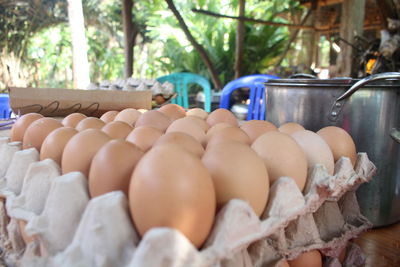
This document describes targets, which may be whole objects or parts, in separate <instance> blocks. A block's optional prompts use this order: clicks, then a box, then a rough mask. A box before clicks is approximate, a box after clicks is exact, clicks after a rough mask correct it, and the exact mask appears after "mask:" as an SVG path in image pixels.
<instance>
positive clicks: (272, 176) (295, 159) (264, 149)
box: [251, 131, 308, 191]
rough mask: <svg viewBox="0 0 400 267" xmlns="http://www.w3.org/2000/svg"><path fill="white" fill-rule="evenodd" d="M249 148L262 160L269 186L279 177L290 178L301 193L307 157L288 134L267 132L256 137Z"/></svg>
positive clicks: (304, 181) (304, 182)
mask: <svg viewBox="0 0 400 267" xmlns="http://www.w3.org/2000/svg"><path fill="white" fill-rule="evenodd" d="M251 148H252V149H253V150H254V151H255V152H256V153H257V154H258V155H259V156H260V157H261V158H262V159H263V161H264V164H265V166H266V167H267V170H268V176H269V180H270V182H271V184H273V183H274V182H275V181H276V180H278V179H279V178H280V177H283V176H287V177H290V178H292V179H293V180H294V181H295V182H296V184H297V186H298V187H299V190H300V191H302V190H303V189H304V186H305V184H306V179H307V174H308V172H307V166H308V165H307V157H306V155H305V153H304V152H303V150H302V148H301V147H300V146H299V145H298V144H297V142H296V141H295V140H294V139H293V138H292V137H291V136H290V135H288V134H284V133H281V132H278V131H270V132H267V133H265V134H263V135H261V136H260V137H258V138H257V139H256V140H255V141H254V142H253V144H252V145H251Z"/></svg>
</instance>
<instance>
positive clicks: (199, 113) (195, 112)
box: [186, 108, 208, 120]
mask: <svg viewBox="0 0 400 267" xmlns="http://www.w3.org/2000/svg"><path fill="white" fill-rule="evenodd" d="M186 116H195V117H198V118H200V119H203V120H205V119H207V117H208V113H207V112H206V111H205V110H204V109H201V108H192V109H189V110H188V111H187V112H186Z"/></svg>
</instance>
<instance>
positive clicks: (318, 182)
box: [0, 137, 376, 267]
mask: <svg viewBox="0 0 400 267" xmlns="http://www.w3.org/2000/svg"><path fill="white" fill-rule="evenodd" d="M375 169H376V168H375V166H374V164H373V163H372V162H370V160H369V159H368V157H367V155H366V154H365V153H359V154H358V159H357V163H356V166H355V168H354V169H353V167H352V165H351V162H350V160H349V159H348V158H341V159H340V160H339V161H338V162H337V163H336V165H335V175H333V176H331V175H329V174H328V173H327V172H326V170H325V168H324V167H323V166H322V165H316V166H315V167H314V168H313V169H312V170H311V171H310V173H309V175H308V176H309V177H308V180H307V184H306V187H305V189H304V192H303V193H302V192H300V191H299V189H298V187H297V186H296V183H295V182H294V181H293V180H292V179H290V178H288V177H281V178H280V179H279V180H278V181H276V182H275V183H274V184H273V185H272V186H271V188H270V196H269V202H268V205H267V207H266V209H265V211H264V213H263V214H262V216H261V218H259V217H258V216H257V215H256V214H255V213H254V212H253V210H252V208H251V207H250V206H249V205H248V204H247V203H246V202H245V201H242V200H238V199H233V200H231V201H230V202H229V203H228V204H227V205H225V207H223V209H222V210H220V212H219V213H218V214H217V216H216V218H215V223H214V227H213V229H212V231H211V233H210V235H209V237H208V239H207V241H206V243H205V244H204V246H203V247H202V249H201V250H198V249H196V248H195V247H194V246H193V245H192V244H191V243H190V241H189V240H188V239H187V238H186V237H185V236H183V235H182V234H181V233H180V232H179V231H177V230H174V229H170V228H155V229H152V230H150V231H149V232H148V233H147V234H146V235H145V236H144V237H143V238H142V239H141V240H140V239H139V237H138V234H137V233H136V232H135V230H134V227H133V225H132V222H131V219H130V215H129V211H128V210H129V209H128V200H127V198H126V196H125V195H124V194H123V193H122V192H119V191H115V192H111V193H108V194H105V195H102V196H99V197H96V198H93V199H90V197H89V194H88V185H87V179H86V177H84V176H83V175H82V174H81V173H79V172H71V173H68V174H65V175H61V174H60V167H59V166H58V165H57V164H56V163H55V162H54V161H52V160H50V159H46V160H43V161H39V154H38V152H37V151H36V150H35V149H33V148H32V149H26V150H21V144H20V143H18V142H9V141H8V138H7V137H3V138H0V196H1V197H2V201H0V248H1V250H2V256H3V259H4V260H5V262H6V263H7V264H8V265H9V266H129V267H134V266H279V265H280V262H281V261H282V259H293V258H296V257H297V256H298V255H300V254H301V253H303V252H306V251H309V250H313V249H319V250H320V251H321V252H322V253H323V254H324V255H325V256H327V259H328V260H326V261H325V263H324V264H325V266H340V262H339V261H338V259H337V258H338V256H339V253H340V252H341V251H342V249H343V248H346V246H347V250H348V251H347V254H346V255H347V256H346V259H345V263H344V265H346V266H360V265H361V264H362V263H363V261H364V259H363V257H362V253H360V250H359V248H358V247H357V246H356V245H354V244H350V245H347V244H348V241H349V240H350V239H352V238H355V237H357V236H358V235H359V234H360V232H362V231H364V230H366V229H368V228H370V227H371V226H372V225H371V223H370V222H369V221H368V220H367V219H366V218H365V217H363V216H362V215H361V214H360V211H359V207H358V203H357V199H356V196H355V191H356V189H357V188H358V186H359V185H360V184H362V183H364V182H368V181H369V180H370V179H371V177H372V175H373V174H374V172H375ZM21 225H22V226H25V227H21ZM21 229H25V230H24V231H21ZM139 240H140V242H139ZM26 244H27V245H26Z"/></svg>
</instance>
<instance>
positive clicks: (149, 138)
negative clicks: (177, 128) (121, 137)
mask: <svg viewBox="0 0 400 267" xmlns="http://www.w3.org/2000/svg"><path fill="white" fill-rule="evenodd" d="M162 135H163V133H162V132H161V131H160V130H159V129H156V128H153V127H150V126H141V127H136V128H135V129H133V131H132V132H131V133H130V134H129V135H128V136H127V137H126V139H125V140H126V141H128V142H131V143H133V144H135V145H136V146H138V147H139V148H140V149H141V150H142V151H143V152H147V151H148V150H149V149H150V148H152V147H153V145H154V143H155V142H156V141H157V139H158V138H160V137H161V136H162Z"/></svg>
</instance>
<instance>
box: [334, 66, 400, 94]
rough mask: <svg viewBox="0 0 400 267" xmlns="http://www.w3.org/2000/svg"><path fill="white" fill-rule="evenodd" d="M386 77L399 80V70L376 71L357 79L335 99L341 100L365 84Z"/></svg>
mask: <svg viewBox="0 0 400 267" xmlns="http://www.w3.org/2000/svg"><path fill="white" fill-rule="evenodd" d="M387 79H397V80H400V72H384V73H378V74H374V75H371V76H368V77H366V78H364V79H362V80H359V81H358V82H356V83H355V84H353V86H352V87H350V89H349V90H347V91H346V92H345V93H344V94H343V95H341V96H339V97H338V99H336V101H340V100H343V99H345V98H347V97H349V96H351V95H352V94H354V93H355V92H356V91H357V90H358V89H360V88H361V87H363V86H364V85H367V84H369V83H371V82H374V81H378V80H387Z"/></svg>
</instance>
